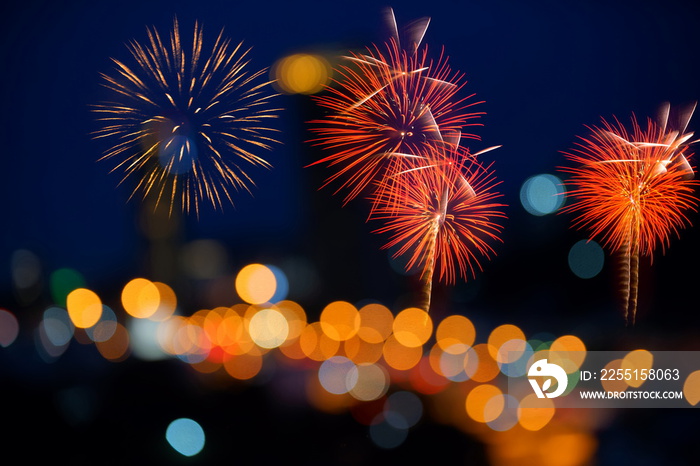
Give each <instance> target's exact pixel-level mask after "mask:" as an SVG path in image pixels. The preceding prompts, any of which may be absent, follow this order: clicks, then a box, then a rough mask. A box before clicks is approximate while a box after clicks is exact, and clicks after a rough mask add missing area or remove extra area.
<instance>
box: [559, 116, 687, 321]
mask: <svg viewBox="0 0 700 466" xmlns="http://www.w3.org/2000/svg"><path fill="white" fill-rule="evenodd" d="M692 113H693V109H690V110H689V111H688V112H685V114H684V116H683V117H682V119H681V125H680V129H679V130H672V129H670V128H669V127H668V116H669V107H668V106H665V107H664V108H663V111H662V113H661V115H662V116H661V119H660V121H659V123H655V122H654V121H652V120H651V119H648V120H647V126H646V129H643V128H642V127H641V126H640V124H639V123H638V121H637V119H636V118H635V117H634V116H633V117H632V131H631V132H629V131H628V130H627V129H626V128H625V127H624V125H622V124H621V123H620V122H619V121H618V120H617V119H616V120H615V122H614V123H609V122H607V121H605V120H602V126H601V127H592V128H590V129H591V135H590V136H589V137H588V138H581V142H580V143H578V144H577V146H578V147H577V148H576V149H575V150H573V151H572V152H570V153H564V155H565V156H566V158H567V159H569V160H570V161H572V162H574V163H575V164H576V165H577V166H575V167H573V168H562V169H561V170H562V171H564V172H566V173H569V174H571V179H570V180H569V182H570V184H571V185H572V186H573V189H571V190H570V191H568V192H567V195H569V196H572V197H573V198H574V199H576V200H575V202H574V203H573V204H571V205H570V206H568V207H567V208H565V209H563V212H572V213H576V214H578V216H577V217H576V219H575V221H574V226H575V227H577V228H585V229H588V230H589V231H590V232H591V234H592V236H593V237H594V238H597V239H599V240H600V241H601V242H602V243H603V245H604V246H606V247H607V248H608V249H610V250H611V251H613V252H621V253H622V255H623V258H624V264H625V271H624V277H625V282H626V285H625V291H624V293H623V294H624V296H623V300H624V303H625V304H624V307H625V309H624V312H625V318H626V319H627V315H628V313H631V316H632V322H634V318H635V314H636V309H637V281H638V275H637V274H638V266H639V264H638V261H639V255H640V254H641V255H644V256H651V255H652V253H653V252H654V250H655V249H656V248H657V247H659V246H661V248H662V250H663V251H665V249H666V248H667V247H668V246H669V244H670V239H671V236H673V235H676V236H678V235H679V231H680V230H681V229H682V228H684V227H685V226H688V225H690V221H689V220H688V217H687V212H688V211H690V210H695V209H696V206H697V200H696V199H695V197H694V195H693V192H694V187H695V186H697V184H698V183H697V182H696V181H694V180H692V178H693V176H694V173H693V169H692V167H691V166H690V164H689V162H688V159H689V158H690V157H691V153H690V152H689V149H688V144H689V139H690V138H691V137H692V135H693V133H686V132H685V130H686V127H687V123H688V121H689V120H690V117H691V116H692Z"/></svg>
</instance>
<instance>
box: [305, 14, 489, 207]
mask: <svg viewBox="0 0 700 466" xmlns="http://www.w3.org/2000/svg"><path fill="white" fill-rule="evenodd" d="M389 15H390V18H391V21H392V24H393V26H392V27H391V29H392V31H394V32H393V34H392V35H393V37H391V38H390V40H389V42H388V43H386V44H385V46H384V47H383V48H380V47H377V46H375V47H373V48H368V50H367V53H366V54H360V53H352V54H350V55H349V56H348V57H345V58H346V64H343V65H341V66H339V67H338V68H337V69H336V75H338V76H339V78H337V79H335V80H334V85H332V86H329V87H328V89H327V94H326V95H321V96H315V97H314V98H315V100H316V102H317V104H318V105H319V106H320V107H321V108H323V109H325V110H326V111H327V116H324V117H323V118H320V119H317V120H314V121H312V122H310V123H311V124H312V128H311V131H312V132H313V133H314V134H315V135H316V137H315V138H314V139H312V140H311V141H310V142H311V143H312V144H314V145H316V146H319V147H322V148H323V149H324V150H326V151H328V155H326V156H325V157H323V158H321V159H320V160H317V161H316V162H313V163H312V164H311V165H318V164H325V165H327V166H328V167H331V168H333V169H334V170H335V172H334V173H333V174H332V175H331V176H329V177H328V178H327V179H326V181H325V183H324V185H323V186H327V185H329V184H331V183H334V182H337V181H339V180H341V179H342V181H340V186H339V188H338V189H337V191H336V192H338V191H341V190H347V194H346V196H345V199H344V200H345V202H348V201H350V200H352V199H354V198H356V197H357V196H358V195H360V193H362V192H363V191H365V190H366V188H368V187H371V185H372V184H373V183H374V182H375V181H377V180H378V179H380V178H382V177H385V175H388V176H386V177H387V178H388V179H391V173H392V172H388V171H387V169H386V167H387V166H388V165H391V166H392V170H395V171H394V172H393V173H395V172H396V171H403V170H405V169H409V168H411V167H413V166H415V165H416V164H419V165H420V164H423V163H424V154H425V153H430V152H432V150H431V148H432V149H434V148H435V147H436V146H441V145H444V143H445V141H444V140H443V139H442V134H445V133H456V132H461V131H462V128H463V127H464V126H472V125H478V123H473V122H472V120H474V119H476V118H478V117H479V116H480V115H481V114H482V113H478V112H476V113H475V112H472V111H471V109H470V107H471V106H473V105H476V104H478V103H480V102H468V101H470V99H471V98H472V97H473V95H470V96H468V97H465V98H461V99H459V98H457V94H458V92H459V91H460V90H461V88H462V87H463V85H464V80H463V78H464V76H463V74H460V73H457V72H453V71H452V70H451V68H450V67H449V65H448V63H447V61H448V59H447V57H446V56H445V55H444V53H441V54H440V56H439V58H438V59H437V60H436V61H434V60H432V59H429V58H428V49H427V46H425V45H421V42H422V38H423V36H424V34H425V30H426V28H427V26H428V23H429V20H427V19H423V20H419V21H417V22H416V23H414V25H413V26H412V27H411V28H410V33H409V36H410V38H409V40H408V41H407V42H408V43H409V45H408V46H407V47H406V48H405V47H403V46H402V44H401V41H400V39H399V33H398V28H397V27H396V23H395V20H394V19H393V12H391V10H390V13H389ZM463 137H465V138H472V139H478V137H477V136H476V135H473V134H466V133H465V134H464V135H463Z"/></svg>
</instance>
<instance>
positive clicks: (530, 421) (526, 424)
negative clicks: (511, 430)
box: [518, 393, 555, 431]
mask: <svg viewBox="0 0 700 466" xmlns="http://www.w3.org/2000/svg"><path fill="white" fill-rule="evenodd" d="M554 411H555V408H554V402H553V401H552V400H551V399H550V398H537V395H535V394H534V393H531V394H529V395H527V396H525V397H524V398H523V399H522V400H520V406H518V422H519V424H520V425H521V426H522V427H523V428H524V429H526V430H531V431H536V430H540V429H542V428H543V427H544V426H546V425H547V424H548V423H549V421H551V420H552V417H554Z"/></svg>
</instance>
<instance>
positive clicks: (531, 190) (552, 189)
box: [520, 174, 564, 216]
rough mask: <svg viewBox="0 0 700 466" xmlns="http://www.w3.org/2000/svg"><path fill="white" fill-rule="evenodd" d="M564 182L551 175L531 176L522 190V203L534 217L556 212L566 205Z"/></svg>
mask: <svg viewBox="0 0 700 466" xmlns="http://www.w3.org/2000/svg"><path fill="white" fill-rule="evenodd" d="M563 193H564V189H563V187H562V181H561V179H559V178H558V177H556V176H554V175H550V174H542V175H535V176H531V177H530V178H528V179H527V180H525V182H524V183H523V185H522V187H521V188H520V202H521V203H522V205H523V207H524V208H525V210H526V211H528V212H529V213H531V214H532V215H537V216H542V215H547V214H551V213H554V212H556V211H557V210H559V208H560V207H561V206H562V204H564V196H563Z"/></svg>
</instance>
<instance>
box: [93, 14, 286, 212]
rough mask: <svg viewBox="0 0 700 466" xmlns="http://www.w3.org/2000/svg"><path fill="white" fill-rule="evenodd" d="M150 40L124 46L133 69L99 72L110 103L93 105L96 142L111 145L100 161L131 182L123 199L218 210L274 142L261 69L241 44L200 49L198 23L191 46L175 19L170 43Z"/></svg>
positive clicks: (248, 182)
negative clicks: (256, 68)
mask: <svg viewBox="0 0 700 466" xmlns="http://www.w3.org/2000/svg"><path fill="white" fill-rule="evenodd" d="M147 35H148V40H147V41H146V42H145V43H143V44H141V43H139V42H136V41H132V42H131V43H130V44H129V45H128V49H129V51H130V53H131V57H132V59H133V60H134V62H135V63H134V64H128V63H127V62H122V61H119V60H116V59H113V60H112V61H113V62H114V64H115V65H116V67H115V70H114V71H115V74H114V75H111V76H110V75H107V74H102V78H103V85H104V86H105V87H106V88H107V89H109V90H111V91H112V92H114V94H115V98H116V100H114V101H110V102H104V103H101V104H98V105H95V106H94V109H93V111H94V112H96V113H97V114H98V115H99V117H98V121H99V122H100V123H102V127H101V128H100V129H99V130H97V131H96V132H95V137H96V138H104V139H106V140H110V141H112V142H113V145H112V147H111V148H109V149H108V150H107V151H106V152H105V155H104V156H103V157H102V158H101V159H100V160H104V159H113V160H115V161H116V165H115V166H114V168H113V169H112V171H115V170H122V171H123V172H124V176H123V178H122V181H121V182H120V184H121V183H123V182H124V181H126V180H127V179H130V178H132V177H133V178H135V179H137V182H136V186H135V188H134V190H133V192H132V194H131V196H130V198H131V197H133V196H134V195H135V194H136V193H137V192H139V191H140V192H142V194H143V197H144V199H145V198H147V197H148V196H150V195H155V197H156V205H157V204H158V203H160V202H161V201H163V200H164V199H168V202H169V203H170V209H171V211H172V208H173V205H174V204H175V203H178V202H179V203H181V205H182V209H183V211H187V212H189V211H191V210H194V211H196V212H197V214H198V213H199V206H200V203H202V202H203V201H208V202H209V203H210V204H211V205H212V206H213V207H214V208H215V209H218V208H222V207H223V203H224V201H225V200H228V202H230V203H231V204H232V203H233V200H232V198H231V192H232V191H239V190H245V191H248V192H250V189H251V187H252V186H254V184H255V183H254V182H253V180H252V178H251V177H250V175H249V174H248V173H247V171H246V170H247V168H248V167H252V166H260V167H265V168H270V167H271V164H270V163H269V162H268V161H267V160H266V159H264V158H262V157H261V156H259V155H257V154H256V152H257V151H258V150H269V149H271V146H272V145H273V144H274V143H277V142H278V141H277V140H276V139H274V138H273V137H272V136H271V133H273V132H274V131H275V130H273V129H271V128H269V127H268V125H267V122H268V121H269V120H270V119H273V118H276V116H277V115H276V112H277V111H278V110H279V109H273V108H270V107H269V105H268V104H269V99H270V98H271V97H273V95H272V94H268V93H267V92H266V88H267V87H268V84H269V82H265V81H264V80H261V77H262V75H263V74H264V73H265V70H264V69H263V70H260V71H256V72H249V71H248V70H247V68H248V63H249V59H248V54H249V52H250V49H248V50H244V49H243V46H242V43H239V44H237V45H234V44H232V43H231V40H230V39H228V38H225V37H224V34H223V30H222V31H221V32H220V33H219V34H218V36H217V37H216V39H215V41H214V44H213V46H212V47H211V49H210V51H209V52H208V54H207V52H206V51H205V47H204V35H203V31H202V28H201V27H200V26H199V25H198V24H197V23H195V26H194V33H193V35H192V43H191V47H188V45H187V44H185V43H183V40H182V39H183V38H182V37H181V34H180V27H179V25H178V22H177V20H175V21H174V25H173V29H172V31H171V32H170V34H169V37H162V36H161V35H160V34H159V33H158V31H157V30H155V29H147Z"/></svg>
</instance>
